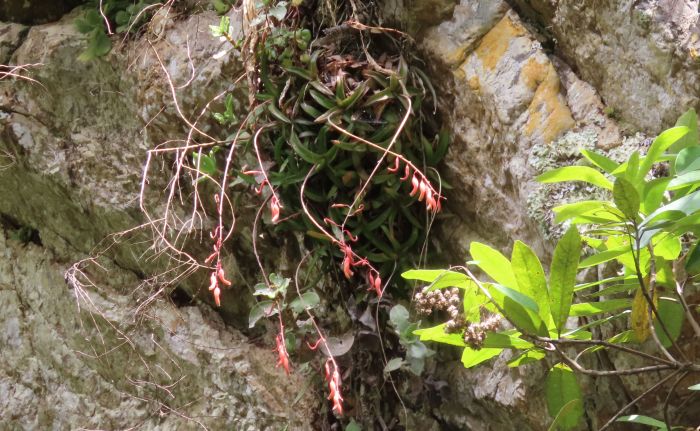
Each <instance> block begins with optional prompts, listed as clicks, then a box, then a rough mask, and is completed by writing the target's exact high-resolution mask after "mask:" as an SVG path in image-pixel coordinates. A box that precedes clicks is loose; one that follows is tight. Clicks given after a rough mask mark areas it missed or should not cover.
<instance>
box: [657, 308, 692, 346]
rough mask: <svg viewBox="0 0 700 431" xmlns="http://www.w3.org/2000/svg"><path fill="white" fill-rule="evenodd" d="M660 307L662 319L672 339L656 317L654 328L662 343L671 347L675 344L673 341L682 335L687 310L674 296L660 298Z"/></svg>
mask: <svg viewBox="0 0 700 431" xmlns="http://www.w3.org/2000/svg"><path fill="white" fill-rule="evenodd" d="M658 308H659V310H658V311H659V316H660V317H661V321H662V322H664V326H666V330H668V332H669V333H670V334H671V338H672V340H669V338H668V337H667V336H666V332H665V331H664V330H663V329H662V328H661V325H659V322H658V320H657V319H654V330H655V331H656V335H657V336H658V337H659V341H661V344H662V345H663V346H664V347H670V346H671V344H673V343H672V342H671V341H676V339H678V337H679V336H680V335H681V329H682V328H683V320H684V319H685V310H684V309H683V305H681V303H680V302H678V301H677V300H675V299H672V298H660V300H659V305H658Z"/></svg>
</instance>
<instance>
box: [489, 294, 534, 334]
mask: <svg viewBox="0 0 700 431" xmlns="http://www.w3.org/2000/svg"><path fill="white" fill-rule="evenodd" d="M488 291H489V293H490V294H491V297H492V298H493V300H494V301H495V302H496V304H498V306H499V307H500V308H501V309H502V310H503V312H504V314H505V317H506V318H507V319H508V320H509V321H511V322H513V324H514V325H515V326H516V327H517V328H518V329H521V330H523V331H524V332H525V333H528V334H540V335H543V334H546V328H545V327H544V325H543V324H542V319H541V318H540V317H539V313H538V309H537V304H536V303H535V301H534V300H533V299H532V298H529V297H527V296H525V295H523V294H522V293H520V292H518V291H516V290H513V289H510V288H508V287H505V286H501V285H499V284H489V285H488Z"/></svg>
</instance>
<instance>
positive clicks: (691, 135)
mask: <svg viewBox="0 0 700 431" xmlns="http://www.w3.org/2000/svg"><path fill="white" fill-rule="evenodd" d="M676 126H685V127H687V128H688V134H687V135H685V136H683V137H682V138H680V139H679V140H678V142H676V143H675V144H673V145H671V148H670V151H671V152H672V153H678V152H680V151H681V150H682V149H683V148H687V147H693V146H697V145H698V116H697V114H696V113H695V109H693V108H690V109H689V110H687V111H686V112H685V113H684V114H683V115H681V116H680V118H678V121H676Z"/></svg>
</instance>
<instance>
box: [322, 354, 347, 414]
mask: <svg viewBox="0 0 700 431" xmlns="http://www.w3.org/2000/svg"><path fill="white" fill-rule="evenodd" d="M330 365H333V371H331V367H330ZM325 368H326V381H327V382H328V389H329V390H330V394H329V395H328V399H329V400H331V402H332V403H333V411H334V412H336V413H338V414H339V415H342V414H343V397H342V395H341V394H340V373H339V372H338V367H337V365H336V364H335V363H334V362H332V361H331V359H328V360H327V361H326V366H325Z"/></svg>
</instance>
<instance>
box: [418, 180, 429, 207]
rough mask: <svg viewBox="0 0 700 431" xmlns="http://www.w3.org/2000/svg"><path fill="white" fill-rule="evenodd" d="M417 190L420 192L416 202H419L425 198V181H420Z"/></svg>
mask: <svg viewBox="0 0 700 431" xmlns="http://www.w3.org/2000/svg"><path fill="white" fill-rule="evenodd" d="M418 189H419V190H420V195H419V196H418V202H420V201H422V200H423V198H424V197H425V192H426V191H428V183H426V181H425V179H422V180H421V181H420V185H419V186H418Z"/></svg>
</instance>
